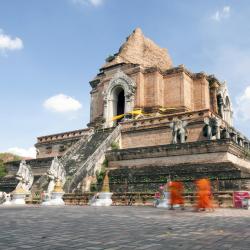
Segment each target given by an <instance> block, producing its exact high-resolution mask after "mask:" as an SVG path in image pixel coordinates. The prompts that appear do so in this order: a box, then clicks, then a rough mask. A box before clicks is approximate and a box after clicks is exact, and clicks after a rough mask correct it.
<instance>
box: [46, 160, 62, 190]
mask: <svg viewBox="0 0 250 250" xmlns="http://www.w3.org/2000/svg"><path fill="white" fill-rule="evenodd" d="M47 176H48V178H49V185H48V189H47V192H48V193H49V194H51V192H52V191H53V190H54V187H55V183H56V182H58V181H59V182H60V183H61V184H62V186H63V185H64V183H65V181H66V171H65V169H64V167H63V164H62V163H61V162H60V161H59V160H58V158H57V157H55V158H54V160H53V161H52V163H51V166H50V168H49V170H48V171H47Z"/></svg>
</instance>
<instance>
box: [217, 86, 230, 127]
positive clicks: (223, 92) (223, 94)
mask: <svg viewBox="0 0 250 250" xmlns="http://www.w3.org/2000/svg"><path fill="white" fill-rule="evenodd" d="M218 97H219V98H221V103H220V104H221V111H219V113H220V112H221V116H222V118H223V120H224V121H226V122H227V123H228V124H229V125H230V126H232V125H233V108H232V103H231V101H230V98H229V93H228V89H227V85H226V82H224V83H222V84H221V85H220V87H219V89H218V93H217V98H218ZM217 100H218V99H217Z"/></svg>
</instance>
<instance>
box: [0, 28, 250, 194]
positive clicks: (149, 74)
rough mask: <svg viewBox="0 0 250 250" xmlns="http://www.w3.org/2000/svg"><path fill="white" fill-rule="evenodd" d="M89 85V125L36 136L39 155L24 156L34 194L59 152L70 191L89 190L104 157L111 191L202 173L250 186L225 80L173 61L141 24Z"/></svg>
mask: <svg viewBox="0 0 250 250" xmlns="http://www.w3.org/2000/svg"><path fill="white" fill-rule="evenodd" d="M90 85H91V92H90V94H91V103H90V122H89V123H88V125H87V126H88V128H85V129H81V130H76V131H70V132H66V133H59V134H54V135H46V136H41V137H38V138H37V143H36V145H35V146H36V149H37V158H36V159H34V160H30V161H27V162H28V163H29V165H30V166H31V167H32V171H33V174H34V176H35V180H34V184H33V187H32V190H33V191H34V192H35V191H39V190H42V189H43V188H44V187H45V186H46V185H48V183H47V182H46V180H45V178H44V175H45V173H46V171H47V169H48V168H49V167H50V164H51V162H52V160H53V158H54V157H56V156H57V157H59V159H60V162H61V163H62V164H63V166H64V168H65V170H66V173H67V178H66V179H67V180H66V182H65V185H64V191H65V192H68V193H73V192H84V191H89V190H90V189H91V185H92V184H93V183H95V182H96V174H97V173H98V172H100V170H101V168H102V165H103V162H106V168H108V169H109V177H110V187H111V191H114V192H124V191H145V190H147V191H154V190H156V189H157V187H158V186H159V185H160V184H162V183H166V181H167V180H169V179H176V180H182V181H184V182H192V181H193V180H195V179H196V178H200V177H209V178H210V179H211V180H217V181H218V180H220V181H223V182H221V183H223V185H224V187H223V188H225V189H229V190H230V189H232V190H233V189H234V188H239V185H240V186H241V187H244V188H245V189H249V188H250V185H249V184H250V158H249V143H250V142H249V140H248V138H246V137H245V136H244V135H243V134H242V133H240V132H239V131H238V130H237V129H235V128H234V127H233V108H232V103H231V100H230V95H229V93H228V89H227V85H226V83H225V82H221V81H219V80H218V79H217V78H216V77H215V76H214V75H208V74H206V73H205V72H199V73H193V72H191V71H190V70H188V69H187V68H186V67H185V66H184V65H179V66H174V65H173V62H172V59H171V58H170V55H169V53H168V51H167V50H166V49H162V48H160V47H159V46H158V45H156V44H155V43H154V42H153V41H151V40H150V39H148V38H146V37H145V36H144V34H143V33H142V31H141V29H139V28H137V29H135V30H134V31H133V33H132V34H131V35H130V36H129V37H128V38H127V39H126V41H125V43H124V44H123V45H122V46H121V47H120V49H119V51H118V52H117V53H115V54H113V55H111V56H109V57H108V58H107V59H106V62H105V64H104V65H103V66H102V67H101V68H100V70H99V72H98V73H97V75H96V76H95V77H94V79H93V80H91V81H90ZM114 144H115V145H116V148H114V147H113V145H114ZM18 165H19V162H10V163H8V164H7V165H6V167H7V170H8V175H7V176H6V177H5V178H3V179H2V180H1V181H0V189H1V190H6V191H11V190H13V189H14V188H15V185H16V182H15V179H14V177H13V176H14V175H15V171H17V168H18Z"/></svg>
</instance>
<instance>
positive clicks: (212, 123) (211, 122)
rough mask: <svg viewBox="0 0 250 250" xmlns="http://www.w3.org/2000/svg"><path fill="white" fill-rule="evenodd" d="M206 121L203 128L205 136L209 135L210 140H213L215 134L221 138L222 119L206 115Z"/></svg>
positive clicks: (217, 137)
mask: <svg viewBox="0 0 250 250" xmlns="http://www.w3.org/2000/svg"><path fill="white" fill-rule="evenodd" d="M204 123H205V124H206V125H205V126H204V129H203V134H204V136H205V137H208V139H209V140H212V139H213V137H214V136H215V138H216V139H217V140H218V139H220V138H221V132H220V126H221V120H220V119H218V118H216V117H212V118H208V117H205V118H204Z"/></svg>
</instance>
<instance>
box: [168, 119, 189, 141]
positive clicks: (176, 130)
mask: <svg viewBox="0 0 250 250" xmlns="http://www.w3.org/2000/svg"><path fill="white" fill-rule="evenodd" d="M187 124H188V123H187V121H181V120H179V119H176V120H175V121H174V122H171V123H170V128H172V130H173V131H172V135H173V138H172V143H174V144H176V143H178V141H179V142H180V143H184V142H185V141H186V139H187V128H186V127H187Z"/></svg>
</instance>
